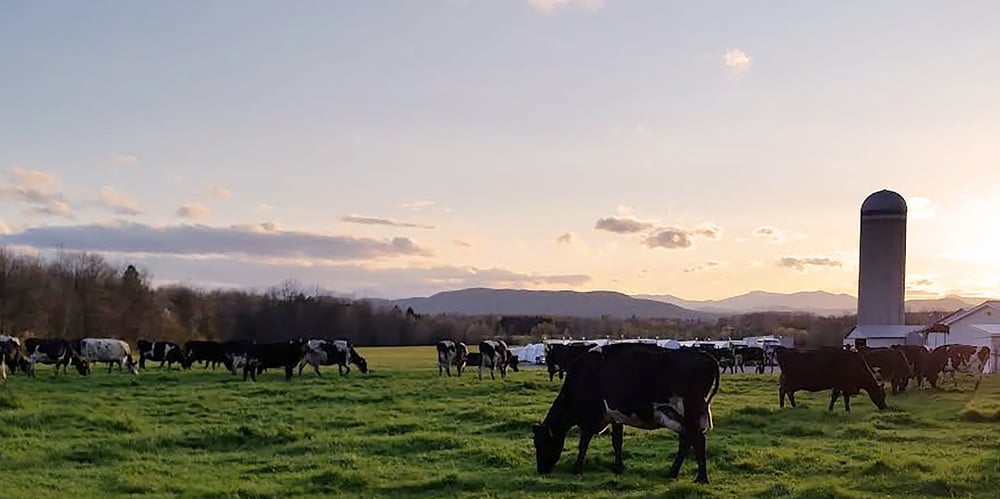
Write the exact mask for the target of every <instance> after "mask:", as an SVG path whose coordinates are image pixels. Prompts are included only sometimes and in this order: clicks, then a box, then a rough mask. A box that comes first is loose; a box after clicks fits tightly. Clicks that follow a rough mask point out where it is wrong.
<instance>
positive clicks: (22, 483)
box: [0, 347, 1000, 498]
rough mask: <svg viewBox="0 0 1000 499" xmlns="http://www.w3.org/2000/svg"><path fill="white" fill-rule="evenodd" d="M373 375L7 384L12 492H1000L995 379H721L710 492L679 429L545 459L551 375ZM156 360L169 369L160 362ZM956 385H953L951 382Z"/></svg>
mask: <svg viewBox="0 0 1000 499" xmlns="http://www.w3.org/2000/svg"><path fill="white" fill-rule="evenodd" d="M360 352H361V353H362V355H364V356H365V357H366V358H367V359H368V362H369V366H370V367H371V369H372V372H371V373H369V374H368V375H361V374H359V373H358V372H357V371H356V370H355V371H352V373H351V374H350V375H349V376H347V377H339V376H337V374H336V368H335V367H334V368H326V369H325V371H324V373H325V375H324V377H323V378H316V377H315V376H313V375H312V374H311V373H309V372H308V371H306V372H305V373H304V375H303V376H302V378H296V379H294V380H293V381H291V382H286V381H285V380H284V377H283V374H282V373H279V372H277V371H276V370H271V371H269V372H268V373H266V374H264V375H263V376H262V377H260V378H259V380H258V381H257V382H256V383H245V382H243V380H242V376H233V375H230V374H229V373H228V372H225V371H222V370H218V371H214V372H213V371H211V370H207V371H206V370H203V369H202V368H201V366H195V367H194V368H193V369H192V370H191V371H188V372H183V373H181V372H178V371H173V372H166V371H159V370H158V369H157V368H156V367H151V368H149V369H148V370H147V371H145V372H143V373H142V374H140V375H139V376H138V377H133V376H130V375H128V374H119V373H117V372H116V373H113V374H107V373H106V372H105V370H104V369H103V368H95V369H94V375H93V376H91V377H89V378H81V377H79V376H77V375H75V374H71V375H59V376H58V377H55V376H53V375H52V374H51V369H50V368H49V367H48V366H44V367H43V366H39V369H38V373H37V378H36V379H34V380H31V379H25V378H24V377H23V375H17V376H12V377H10V378H9V379H8V385H7V386H6V387H3V388H0V496H3V497H12V498H13V497H70V496H72V497H109V496H128V495H136V496H143V497H203V498H224V497H233V498H236V497H241V498H245V497H318V496H324V497H328V496H341V497H522V496H523V497H565V496H568V495H573V496H580V497H647V496H656V497H802V498H806V497H815V498H821V497H859V498H860V497H872V496H882V497H886V496H891V497H996V490H997V487H998V486H1000V427H998V420H1000V378H998V377H997V376H990V377H988V378H987V379H986V381H984V383H983V386H982V387H981V388H980V391H979V393H978V394H977V395H976V396H975V397H973V396H972V393H971V385H970V384H968V382H965V383H964V384H963V385H962V388H963V389H964V390H966V391H964V392H953V391H948V390H943V391H938V392H932V391H930V390H926V389H925V390H916V389H914V388H913V387H912V386H911V389H910V390H909V391H908V392H907V393H906V394H904V395H900V396H891V395H890V397H889V405H890V407H889V408H888V409H887V410H885V411H881V412H879V411H878V410H877V409H876V408H875V407H874V406H873V405H872V404H871V403H870V401H869V400H868V399H867V397H866V396H865V395H863V394H862V395H861V396H860V397H858V398H857V399H855V401H854V403H853V404H852V406H853V407H852V409H853V411H854V412H852V413H850V414H846V413H844V411H843V406H842V404H841V403H838V406H837V408H836V409H835V410H834V412H832V413H827V411H826V405H827V403H828V401H829V398H828V397H829V393H828V392H822V393H816V394H809V393H807V392H800V393H799V395H798V401H799V407H798V408H797V409H791V408H786V409H783V410H780V409H778V404H777V386H776V384H777V380H776V376H774V375H754V374H746V375H741V374H737V375H724V376H723V379H722V384H721V389H720V391H719V394H718V396H717V397H716V399H715V402H714V403H713V414H714V419H715V429H713V430H712V431H711V432H710V433H709V437H708V452H709V458H708V466H709V478H710V479H711V481H712V483H711V484H710V485H707V486H701V485H695V484H694V483H693V478H694V473H695V468H696V465H695V463H694V460H693V459H689V460H688V461H687V462H685V465H684V468H683V469H682V472H681V477H680V478H678V479H677V480H669V479H667V478H665V476H664V475H665V473H666V470H667V468H668V466H669V465H670V461H671V459H672V458H673V454H674V451H675V450H676V446H677V443H676V436H675V435H674V434H672V433H670V432H668V431H665V430H660V431H656V432H647V431H642V430H636V429H632V428H627V429H626V434H625V446H624V448H625V467H626V470H625V473H624V474H622V475H614V474H612V473H611V471H610V465H611V444H610V437H609V436H608V435H605V436H602V437H598V438H597V439H595V441H594V442H593V443H592V445H591V447H590V452H589V453H588V461H587V463H588V464H587V468H586V470H585V471H584V473H583V475H581V476H574V475H572V474H571V473H570V471H569V470H570V467H571V465H572V461H573V458H574V457H575V453H576V433H575V431H573V432H571V433H570V437H569V439H568V440H567V445H566V451H565V452H564V454H563V458H562V460H561V461H560V463H559V466H558V467H557V468H556V471H555V472H554V473H553V474H551V475H546V476H539V475H538V474H536V472H535V469H534V464H535V463H534V451H533V448H532V444H531V439H530V435H531V425H532V424H533V423H536V422H539V421H540V420H541V419H542V418H543V417H544V415H545V412H546V411H547V410H548V407H549V404H550V403H551V401H552V399H553V398H554V397H555V394H556V392H557V390H558V387H559V381H558V379H557V380H556V381H555V382H549V381H548V377H547V375H546V374H545V373H544V369H522V371H521V372H520V373H512V374H511V376H510V377H508V379H506V380H504V381H501V380H500V379H499V376H498V379H497V380H496V381H490V380H489V378H488V376H487V378H486V379H485V380H483V381H482V382H480V381H479V380H477V379H476V376H475V373H476V370H475V369H469V370H468V371H467V372H466V374H465V375H463V377H461V378H458V377H452V378H447V377H441V378H439V377H438V374H437V367H436V364H435V352H434V349H433V348H431V347H426V348H424V347H414V348H364V349H360ZM152 365H155V364H152ZM945 386H949V387H950V383H947V384H946V385H945Z"/></svg>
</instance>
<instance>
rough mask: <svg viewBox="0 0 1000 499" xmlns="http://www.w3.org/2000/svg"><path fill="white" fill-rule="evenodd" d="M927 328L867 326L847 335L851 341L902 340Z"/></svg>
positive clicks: (855, 329)
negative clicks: (872, 339) (873, 339)
mask: <svg viewBox="0 0 1000 499" xmlns="http://www.w3.org/2000/svg"><path fill="white" fill-rule="evenodd" d="M925 327H926V326H914V325H910V326H877V325H865V326H854V329H853V330H852V331H851V334H849V335H847V339H849V340H861V339H871V338H902V339H906V338H907V337H908V336H909V335H910V334H911V333H917V332H920V331H923V330H924V328H925Z"/></svg>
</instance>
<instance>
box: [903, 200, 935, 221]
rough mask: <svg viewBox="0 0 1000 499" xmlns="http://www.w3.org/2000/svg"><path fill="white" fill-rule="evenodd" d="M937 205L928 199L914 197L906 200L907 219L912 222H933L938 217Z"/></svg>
mask: <svg viewBox="0 0 1000 499" xmlns="http://www.w3.org/2000/svg"><path fill="white" fill-rule="evenodd" d="M936 208H937V203H935V202H933V201H931V200H930V199H927V198H922V197H912V198H909V199H907V200H906V218H908V219H910V220H931V219H933V218H935V217H936V216H937V213H936Z"/></svg>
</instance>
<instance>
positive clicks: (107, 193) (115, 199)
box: [97, 186, 142, 215]
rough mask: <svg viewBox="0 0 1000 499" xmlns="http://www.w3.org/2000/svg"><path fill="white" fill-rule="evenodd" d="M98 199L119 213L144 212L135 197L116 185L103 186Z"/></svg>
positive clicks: (106, 206) (112, 210)
mask: <svg viewBox="0 0 1000 499" xmlns="http://www.w3.org/2000/svg"><path fill="white" fill-rule="evenodd" d="M97 201H98V202H99V203H101V205H102V206H104V207H105V208H107V209H109V210H111V212H112V213H115V214H118V215H139V214H141V213H142V208H140V207H139V202H138V201H136V200H135V198H133V197H132V196H129V195H128V194H125V193H123V192H119V191H117V190H115V188H114V187H110V186H104V187H101V193H100V195H99V196H98V198H97Z"/></svg>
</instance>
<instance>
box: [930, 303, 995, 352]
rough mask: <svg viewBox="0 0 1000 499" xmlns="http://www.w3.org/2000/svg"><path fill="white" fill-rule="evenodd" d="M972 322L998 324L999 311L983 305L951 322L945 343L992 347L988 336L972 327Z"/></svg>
mask: <svg viewBox="0 0 1000 499" xmlns="http://www.w3.org/2000/svg"><path fill="white" fill-rule="evenodd" d="M973 324H1000V311H997V310H994V309H993V308H992V307H983V309H982V310H979V311H977V312H976V313H974V314H971V315H968V316H966V317H963V318H961V319H960V320H958V321H956V322H954V323H952V324H951V325H950V326H948V334H947V335H946V338H945V341H946V343H945V344H947V345H972V346H979V347H990V348H993V347H992V344H991V342H990V338H989V337H988V336H986V335H984V334H983V331H982V330H979V329H976V328H974V327H972V325H973ZM935 346H936V345H935Z"/></svg>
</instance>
